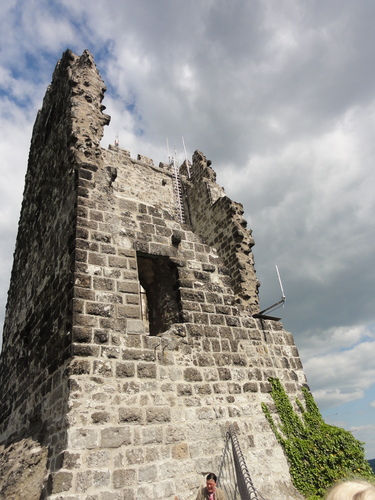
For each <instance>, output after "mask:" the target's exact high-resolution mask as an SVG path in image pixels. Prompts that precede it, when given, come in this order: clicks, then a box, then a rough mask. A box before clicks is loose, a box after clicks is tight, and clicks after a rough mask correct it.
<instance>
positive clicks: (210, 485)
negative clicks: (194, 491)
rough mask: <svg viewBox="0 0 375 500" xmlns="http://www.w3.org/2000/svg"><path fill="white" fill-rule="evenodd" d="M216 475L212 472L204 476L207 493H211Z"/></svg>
mask: <svg viewBox="0 0 375 500" xmlns="http://www.w3.org/2000/svg"><path fill="white" fill-rule="evenodd" d="M216 482H217V477H216V475H215V474H214V473H213V472H210V473H209V474H207V477H206V488H207V491H208V493H212V492H213V491H215V488H216Z"/></svg>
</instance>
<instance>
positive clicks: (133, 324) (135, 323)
mask: <svg viewBox="0 0 375 500" xmlns="http://www.w3.org/2000/svg"><path fill="white" fill-rule="evenodd" d="M126 333H127V334H128V335H143V334H144V333H145V327H144V324H143V321H142V320H140V319H132V318H128V319H127V321H126Z"/></svg>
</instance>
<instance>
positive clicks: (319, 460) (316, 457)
mask: <svg viewBox="0 0 375 500" xmlns="http://www.w3.org/2000/svg"><path fill="white" fill-rule="evenodd" d="M269 382H270V383H271V387H272V389H271V396H272V399H273V401H274V403H275V407H276V411H277V413H278V415H279V419H280V421H279V422H278V423H276V422H275V420H274V418H273V417H272V415H271V412H270V409H269V407H268V406H267V405H266V404H265V403H262V409H263V412H264V414H265V416H266V418H267V420H268V422H269V424H270V426H271V428H272V430H273V432H274V434H275V436H276V438H277V440H278V441H279V443H280V444H281V446H282V447H283V448H284V451H285V454H286V456H287V459H288V462H289V468H290V474H291V477H292V480H293V483H294V485H295V487H296V488H297V489H298V490H299V491H300V492H301V493H302V494H303V495H304V496H305V497H306V498H307V499H308V500H320V499H321V498H323V496H324V493H325V491H326V490H327V488H328V487H330V486H331V485H332V484H333V483H335V482H336V481H338V480H340V479H344V478H349V477H361V478H363V479H367V480H370V481H375V475H374V473H373V472H372V470H371V467H370V465H369V463H368V462H367V460H366V459H365V457H364V448H363V444H362V443H361V442H360V441H358V440H357V439H355V438H354V436H353V435H352V434H351V433H350V432H349V431H346V430H344V429H341V428H339V427H334V426H332V425H328V424H326V423H325V422H324V420H323V418H322V416H321V414H320V412H319V409H318V407H317V405H316V403H315V401H314V398H313V397H312V395H311V393H310V392H309V391H308V390H307V389H306V388H305V387H303V388H302V391H303V396H304V399H305V404H304V405H303V404H302V403H301V401H299V400H298V399H297V400H296V404H297V407H298V409H299V410H300V415H298V414H297V412H296V411H295V410H294V409H293V406H292V404H291V403H290V400H289V398H288V396H287V394H286V392H285V390H284V388H283V386H282V385H281V383H280V381H279V379H277V378H270V379H269Z"/></svg>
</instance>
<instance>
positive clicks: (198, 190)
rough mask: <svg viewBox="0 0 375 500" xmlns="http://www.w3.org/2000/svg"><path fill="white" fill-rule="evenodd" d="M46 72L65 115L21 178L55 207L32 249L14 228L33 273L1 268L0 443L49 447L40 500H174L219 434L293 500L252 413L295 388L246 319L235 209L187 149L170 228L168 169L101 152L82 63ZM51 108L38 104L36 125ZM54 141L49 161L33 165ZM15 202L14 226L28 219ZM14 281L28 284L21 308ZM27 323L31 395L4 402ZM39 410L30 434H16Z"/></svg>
mask: <svg viewBox="0 0 375 500" xmlns="http://www.w3.org/2000/svg"><path fill="white" fill-rule="evenodd" d="M56 71H58V73H57V74H58V78H54V80H53V83H52V86H51V90H50V91H49V92H50V93H51V92H55V93H56V94H51V95H56V96H57V97H55V99H57V101H58V102H59V99H62V100H63V101H64V106H65V108H64V109H62V110H60V112H59V116H62V118H61V121H59V119H57V118H56V120H53V124H54V125H53V127H55V128H56V130H57V131H58V132H59V135H58V134H56V136H55V138H54V140H53V142H52V143H47V144H45V143H43V142H40V143H38V142H37V140H36V138H35V137H39V135H38V134H39V132H37V135H36V136H35V137H34V136H33V143H35V146H34V150H33V149H32V151H34V152H32V153H31V157H32V155H35V157H36V158H38V161H37V162H35V164H34V163H30V166H29V169H30V172H32V171H33V169H34V170H35V171H36V173H35V175H33V176H31V173H30V174H28V176H29V177H28V178H29V179H31V178H33V179H34V180H33V182H34V191H36V192H40V193H44V191H43V186H48V189H47V194H43V196H44V197H45V198H43V203H45V206H46V207H51V208H50V211H49V210H47V208H46V209H45V210H44V211H43V212H41V215H40V218H39V221H40V222H39V224H40V234H41V235H45V240H46V245H45V249H46V250H45V251H43V250H41V249H40V246H39V250H38V241H39V240H38V238H39V236H38V237H37V236H35V234H34V232H30V233H29V234H26V236H24V233H23V231H21V230H20V234H19V237H18V243H17V247H19V248H21V246H22V244H24V245H27V244H29V245H31V247H32V248H35V250H34V251H33V257H32V260H30V264H28V262H29V261H28V259H27V258H25V259H23V260H22V259H21V257H19V254H18V253H17V251H16V255H15V268H14V269H15V270H14V272H13V276H12V284H11V289H10V290H11V291H10V295H9V301H8V308H7V319H6V327H5V331H4V335H5V338H4V349H3V353H2V366H3V368H2V370H3V371H2V372H1V373H2V381H5V383H4V387H8V388H7V389H6V390H5V392H4V395H3V396H2V398H3V399H4V400H6V401H7V403H6V404H5V407H6V408H7V410H6V411H5V412H4V417H3V419H2V421H1V422H2V426H3V427H2V434H1V436H2V440H3V441H4V440H7V439H8V442H12V441H13V442H15V441H16V440H17V439H20V438H21V437H22V436H25V435H32V436H33V437H34V438H35V439H37V440H38V441H39V442H40V443H42V444H43V445H44V446H45V447H47V448H48V457H49V458H48V462H47V466H46V476H45V482H44V487H43V493H42V494H43V498H50V499H62V498H69V499H71V500H73V499H74V500H78V499H82V500H83V499H85V500H104V499H109V498H110V499H121V500H125V499H126V500H135V499H139V500H141V499H142V500H144V499H146V500H147V499H153V500H154V499H164V500H172V499H173V500H174V499H175V496H178V498H179V500H187V499H193V498H195V494H196V493H195V492H196V488H197V487H198V485H199V483H200V481H201V480H202V478H203V477H204V475H205V474H206V473H207V472H209V471H212V470H214V471H216V472H217V471H218V466H219V461H220V457H221V454H222V448H223V446H224V439H225V433H226V430H227V428H228V425H229V424H233V425H234V426H235V427H236V429H237V431H238V435H239V438H240V443H241V446H242V448H243V452H244V454H245V457H246V461H247V465H248V467H249V470H250V472H251V475H252V478H253V481H254V484H255V486H256V487H257V488H258V489H259V491H260V492H261V493H262V494H263V496H264V497H265V498H269V499H271V498H278V499H280V500H283V499H285V500H286V499H292V498H295V499H297V498H299V495H298V494H297V493H296V491H295V490H294V488H293V486H292V484H291V480H290V475H289V469H288V464H287V462H286V459H285V457H284V454H283V452H282V449H281V448H280V446H279V445H278V444H277V443H276V441H275V438H274V436H273V433H272V431H271V429H270V428H269V425H268V423H267V421H266V420H265V418H264V415H263V413H262V410H261V403H262V402H263V401H264V402H270V396H269V390H270V386H269V383H268V381H267V379H268V378H269V377H270V376H276V377H279V378H280V379H281V380H282V381H283V383H284V385H285V387H286V390H287V391H288V393H289V394H290V395H292V396H295V395H298V394H300V387H301V385H302V384H305V383H306V380H305V376H304V373H303V369H302V366H301V362H300V359H299V356H298V351H297V349H296V347H295V345H294V341H293V337H292V335H291V334H290V333H288V332H286V331H285V330H284V329H283V327H282V325H281V323H280V322H275V321H266V320H260V319H255V318H253V317H252V314H253V313H254V312H258V310H259V307H258V302H257V293H256V291H257V286H258V285H257V280H256V276H255V271H254V266H253V259H252V254H251V246H252V245H253V241H252V238H251V233H250V232H249V231H248V230H247V229H246V222H245V221H244V219H243V216H242V214H243V211H242V208H241V206H240V205H238V204H235V203H233V202H232V201H231V200H229V198H227V197H226V196H225V193H224V191H223V190H222V188H220V187H219V186H218V185H217V184H216V182H215V178H214V176H215V174H214V171H213V170H212V169H211V168H210V166H209V165H208V164H207V160H206V159H205V157H204V155H202V153H199V152H196V153H195V155H194V158H193V166H192V167H193V168H192V172H191V177H190V178H188V177H187V176H186V175H185V173H186V171H184V170H183V171H182V174H183V187H184V196H185V199H184V204H185V206H186V209H187V211H188V218H187V222H188V223H187V224H181V222H179V217H178V213H177V210H176V203H175V199H174V190H173V172H172V169H171V167H170V166H169V165H165V164H159V165H154V164H153V162H152V160H150V159H148V158H145V157H144V156H140V155H138V157H137V159H133V158H131V156H130V153H129V152H128V151H126V150H124V149H120V148H118V147H110V148H109V149H108V150H106V149H102V148H100V147H99V140H100V137H101V134H102V126H103V125H104V124H105V123H106V122H108V117H106V116H105V115H103V114H102V110H103V108H102V106H101V104H100V103H101V100H102V97H103V88H104V85H103V82H102V80H101V78H100V76H99V74H98V72H97V70H96V68H95V64H94V62H93V60H92V57H91V56H90V54H88V53H87V52H85V53H84V54H83V55H82V56H81V57H80V58H79V57H77V56H75V55H74V54H72V53H71V52H67V53H65V54H64V56H63V59H62V61H61V62H60V63H59V65H58V67H57V70H56ZM60 87H61V88H62V89H66V92H65V94H64V92H63V91H62V90H60ZM47 95H48V94H47ZM53 102H54V101H52V106H53ZM48 109H51V101H49V100H48V98H47V97H46V100H45V103H44V107H43V110H42V111H41V113H40V115H39V117H40V116H48ZM38 119H40V118H38ZM37 123H38V122H37ZM40 123H41V124H43V123H46V121H45V119H43V120H42V121H41V122H40ZM47 123H48V120H47ZM38 127H39V126H36V129H35V130H37V131H38V130H39V128H38ZM40 127H41V129H40V130H43V127H42V125H41V126H40ZM53 127H52V128H53ZM47 128H48V127H47ZM53 130H55V129H54V128H53ZM59 138H60V139H59ZM59 141H60V142H59ZM56 142H57V143H58V145H57V146H56V151H58V154H57V155H56V158H54V161H52V160H51V161H40V160H39V159H40V158H44V155H45V156H46V158H49V157H48V155H50V154H52V153H51V150H52V149H53V148H54V146H55V145H56ZM64 155H65V156H64ZM65 158H66V160H61V159H65ZM60 160H61V161H60ZM33 165H35V166H33ZM45 165H48V168H50V172H51V173H50V174H49V177H48V182H46V179H45V177H44V175H43V172H44V169H45V168H47V167H44V166H45ZM48 168H47V170H48ZM28 182H31V181H30V180H29V181H27V183H26V186H27V185H28ZM54 185H56V189H52V186H54ZM57 186H60V190H58V189H57ZM28 189H29V188H28V187H26V190H25V198H24V208H23V212H22V214H21V221H20V228H23V227H24V225H25V221H26V220H29V219H27V216H26V215H25V214H27V213H28V212H29V211H31V210H32V207H33V206H34V205H33V203H34V202H33V198H32V196H31V195H30V194H28V193H29V191H28ZM203 191H205V192H206V194H207V193H208V194H207V196H203V195H202V192H203ZM48 193H49V194H48ZM52 207H53V208H52ZM22 242H24V243H22ZM53 252H55V254H54V253H53ZM51 255H53V256H54V257H53V259H52V257H51ZM38 257H39V258H40V261H39V262H38ZM56 269H57V270H58V271H56ZM27 270H28V271H27ZM25 273H26V274H25ZM27 273H28V274H27ZM43 277H45V278H44V279H42V278H43ZM22 282H23V283H27V284H28V283H29V282H30V286H33V285H32V284H33V283H35V287H34V288H31V290H32V291H31V292H30V294H29V296H28V297H25V295H22V294H24V291H22V290H21V288H22V287H21V283H22ZM49 283H53V284H54V286H52V285H49ZM249 283H250V284H249ZM37 284H39V288H38V286H36V285H37ZM26 288H27V286H26ZM19 297H21V301H19V300H18V298H19ZM51 302H52V303H53V304H56V306H55V307H52V308H50V309H48V306H49V304H50V303H51ZM57 304H58V306H57ZM46 311H48V313H47V314H46ZM31 312H34V313H35V318H36V321H35V322H31V323H30V324H29V323H28V318H29V317H30V316H29V315H30V313H31ZM18 316H20V317H23V318H24V320H23V323H22V325H21V326H19V325H18V323H17V321H18V320H17V318H18ZM43 318H44V319H43ZM41 321H45V322H46V325H47V327H46V329H45V330H43V329H42V328H41V326H40V322H41ZM24 325H29V326H28V330H27V335H26V337H27V339H28V342H29V345H30V347H29V351H28V352H29V355H30V356H32V357H33V359H35V361H34V365H33V372H32V373H33V379H34V380H35V383H34V384H32V387H30V388H29V389H28V390H25V392H24V393H23V400H24V401H25V402H24V403H21V400H20V399H17V398H14V396H13V394H14V393H17V392H18V391H19V390H20V388H21V387H24V386H25V380H26V375H27V371H25V375H24V376H21V375H20V372H19V371H17V370H20V368H19V365H20V363H21V362H20V359H21V354H19V353H20V352H21V351H20V348H19V347H18V346H17V342H18V339H21V338H22V335H21V332H22V331H23V329H24V328H25V326H24ZM54 325H59V327H58V328H56V327H55V326H54ZM21 327H22V328H21ZM43 332H45V333H43ZM48 334H49V335H50V337H49V335H48ZM24 336H25V335H24ZM38 351H41V352H43V353H44V355H43V356H40V357H39V358H38V355H39V354H38ZM14 353H15V354H14ZM7 370H10V372H11V373H12V374H13V376H14V377H15V379H16V384H15V388H13V389H11V387H10V384H9V383H8V381H9V380H10V378H9V377H8V374H7ZM7 384H8V385H7ZM2 385H3V384H2ZM36 403H37V404H38V405H39V407H40V413H39V416H38V426H39V429H40V431H39V433H35V432H34V434H33V431H32V424H31V423H28V421H27V419H28V420H29V421H30V422H31V420H32V418H31V419H30V415H31V408H33V407H34V406H35V404H36ZM22 404H23V406H22ZM21 409H22V411H23V410H24V409H25V411H26V417H27V418H25V419H24V418H23V417H22V416H21ZM8 415H11V417H12V418H11V419H10V418H9V417H8Z"/></svg>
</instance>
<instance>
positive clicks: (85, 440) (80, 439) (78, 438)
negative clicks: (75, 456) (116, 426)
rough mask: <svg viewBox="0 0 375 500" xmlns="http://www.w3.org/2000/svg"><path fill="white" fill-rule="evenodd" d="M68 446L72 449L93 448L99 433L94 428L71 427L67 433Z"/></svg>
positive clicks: (95, 445) (97, 441)
mask: <svg viewBox="0 0 375 500" xmlns="http://www.w3.org/2000/svg"><path fill="white" fill-rule="evenodd" d="M68 443H69V446H70V447H71V448H72V449H73V450H74V449H87V450H90V449H93V448H97V446H98V443H99V434H98V432H97V431H96V430H95V429H90V428H85V427H81V428H73V429H70V431H69V433H68Z"/></svg>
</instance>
